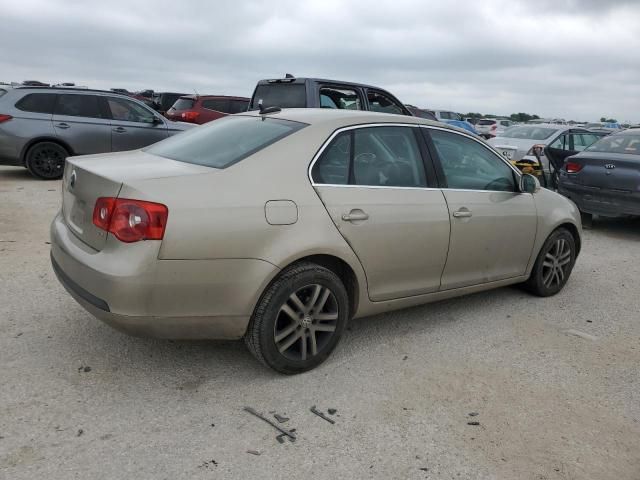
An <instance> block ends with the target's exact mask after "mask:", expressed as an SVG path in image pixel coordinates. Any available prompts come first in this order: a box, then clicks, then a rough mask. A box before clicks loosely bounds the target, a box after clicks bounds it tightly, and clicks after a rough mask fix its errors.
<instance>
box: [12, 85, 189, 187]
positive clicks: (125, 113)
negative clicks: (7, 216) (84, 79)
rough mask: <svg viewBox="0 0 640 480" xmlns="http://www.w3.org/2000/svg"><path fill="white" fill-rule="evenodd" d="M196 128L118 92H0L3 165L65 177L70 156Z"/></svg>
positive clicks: (45, 176) (24, 89)
mask: <svg viewBox="0 0 640 480" xmlns="http://www.w3.org/2000/svg"><path fill="white" fill-rule="evenodd" d="M191 127H193V125H191V124H187V123H182V122H172V121H170V120H167V119H166V118H163V117H162V116H160V115H159V114H158V113H156V112H154V111H153V110H151V109H150V108H148V107H147V106H146V105H144V104H143V103H142V102H139V101H137V100H135V99H133V98H129V97H126V96H124V95H118V94H115V93H113V92H103V91H98V90H88V89H85V88H83V89H72V88H48V87H44V88H43V87H18V88H12V89H6V90H5V89H3V90H0V165H16V166H24V167H26V168H28V169H29V171H30V172H31V173H32V174H33V175H34V176H36V177H38V178H42V179H56V178H60V177H62V172H63V169H64V161H65V158H66V157H68V156H70V155H85V154H92V153H107V152H118V151H122V150H133V149H137V148H141V147H145V146H147V145H150V144H152V143H155V142H158V141H160V140H163V139H165V138H167V137H169V136H170V135H173V134H174V133H177V132H181V131H183V130H186V129H188V128H191Z"/></svg>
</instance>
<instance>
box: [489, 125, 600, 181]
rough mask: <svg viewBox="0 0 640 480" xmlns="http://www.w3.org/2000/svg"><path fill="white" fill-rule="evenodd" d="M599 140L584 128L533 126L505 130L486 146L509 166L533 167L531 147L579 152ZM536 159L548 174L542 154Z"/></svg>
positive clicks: (534, 158)
mask: <svg viewBox="0 0 640 480" xmlns="http://www.w3.org/2000/svg"><path fill="white" fill-rule="evenodd" d="M599 139H600V136H599V135H598V134H595V133H592V132H589V131H588V130H586V129H584V128H575V127H571V126H570V125H557V124H536V125H517V126H513V127H511V128H508V129H506V130H505V131H504V132H502V133H501V134H500V135H498V136H497V137H495V138H492V139H490V140H489V144H490V145H492V146H493V147H494V148H495V149H496V150H498V151H499V152H500V153H502V155H504V156H505V158H506V159H507V160H510V161H512V162H519V161H520V160H528V161H530V162H535V163H537V159H536V157H535V155H534V153H533V147H534V145H541V146H542V147H552V148H557V149H560V150H565V151H570V152H581V151H583V150H584V149H585V148H587V147H588V146H590V145H591V144H593V143H595V142H596V141H598V140H599ZM540 159H541V161H542V167H543V168H544V171H545V172H547V173H548V172H549V160H548V159H547V158H546V157H545V155H544V152H543V153H542V154H541V158H540Z"/></svg>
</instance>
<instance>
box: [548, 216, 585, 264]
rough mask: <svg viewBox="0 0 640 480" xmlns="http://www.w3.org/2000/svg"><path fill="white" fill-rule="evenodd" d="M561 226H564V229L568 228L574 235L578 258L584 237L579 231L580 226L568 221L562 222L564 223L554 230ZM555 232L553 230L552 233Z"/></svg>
mask: <svg viewBox="0 0 640 480" xmlns="http://www.w3.org/2000/svg"><path fill="white" fill-rule="evenodd" d="M560 228H564V229H566V230H568V231H569V233H570V234H571V236H572V237H573V241H574V242H575V244H576V258H578V255H579V254H580V249H581V248H582V238H581V237H580V232H579V231H578V227H576V226H575V225H574V224H573V223H570V222H566V223H562V224H560V225H558V226H557V227H556V228H555V229H554V230H553V232H555V231H556V230H558V229H560ZM553 232H551V233H553Z"/></svg>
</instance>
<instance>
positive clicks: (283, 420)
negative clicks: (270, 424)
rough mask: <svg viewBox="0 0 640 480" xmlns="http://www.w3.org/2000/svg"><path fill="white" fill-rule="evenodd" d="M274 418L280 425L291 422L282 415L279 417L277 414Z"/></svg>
mask: <svg viewBox="0 0 640 480" xmlns="http://www.w3.org/2000/svg"><path fill="white" fill-rule="evenodd" d="M273 418H275V419H276V420H277V421H278V422H280V423H284V422H288V421H289V418H288V417H283V416H282V415H278V414H277V413H274V414H273Z"/></svg>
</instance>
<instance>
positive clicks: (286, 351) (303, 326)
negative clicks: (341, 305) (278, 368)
mask: <svg viewBox="0 0 640 480" xmlns="http://www.w3.org/2000/svg"><path fill="white" fill-rule="evenodd" d="M338 310H339V309H338V302H337V300H336V297H335V295H334V294H333V292H332V291H331V290H330V289H329V288H327V287H325V286H324V285H319V284H312V285H307V286H304V287H302V288H300V289H298V290H296V291H295V292H293V293H292V294H291V295H289V298H287V300H286V301H285V303H284V304H283V305H282V306H281V307H280V310H279V312H278V317H277V319H276V322H275V325H274V332H273V334H274V340H275V344H276V348H277V349H278V351H279V352H280V354H281V355H283V356H284V357H286V358H288V359H289V360H296V361H305V360H307V359H308V358H310V357H313V356H315V355H317V354H318V353H319V352H321V351H322V350H323V349H324V348H325V347H326V346H327V344H328V343H329V341H330V339H331V337H332V336H333V335H334V332H335V330H336V327H337V323H338V318H339V311H338Z"/></svg>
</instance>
